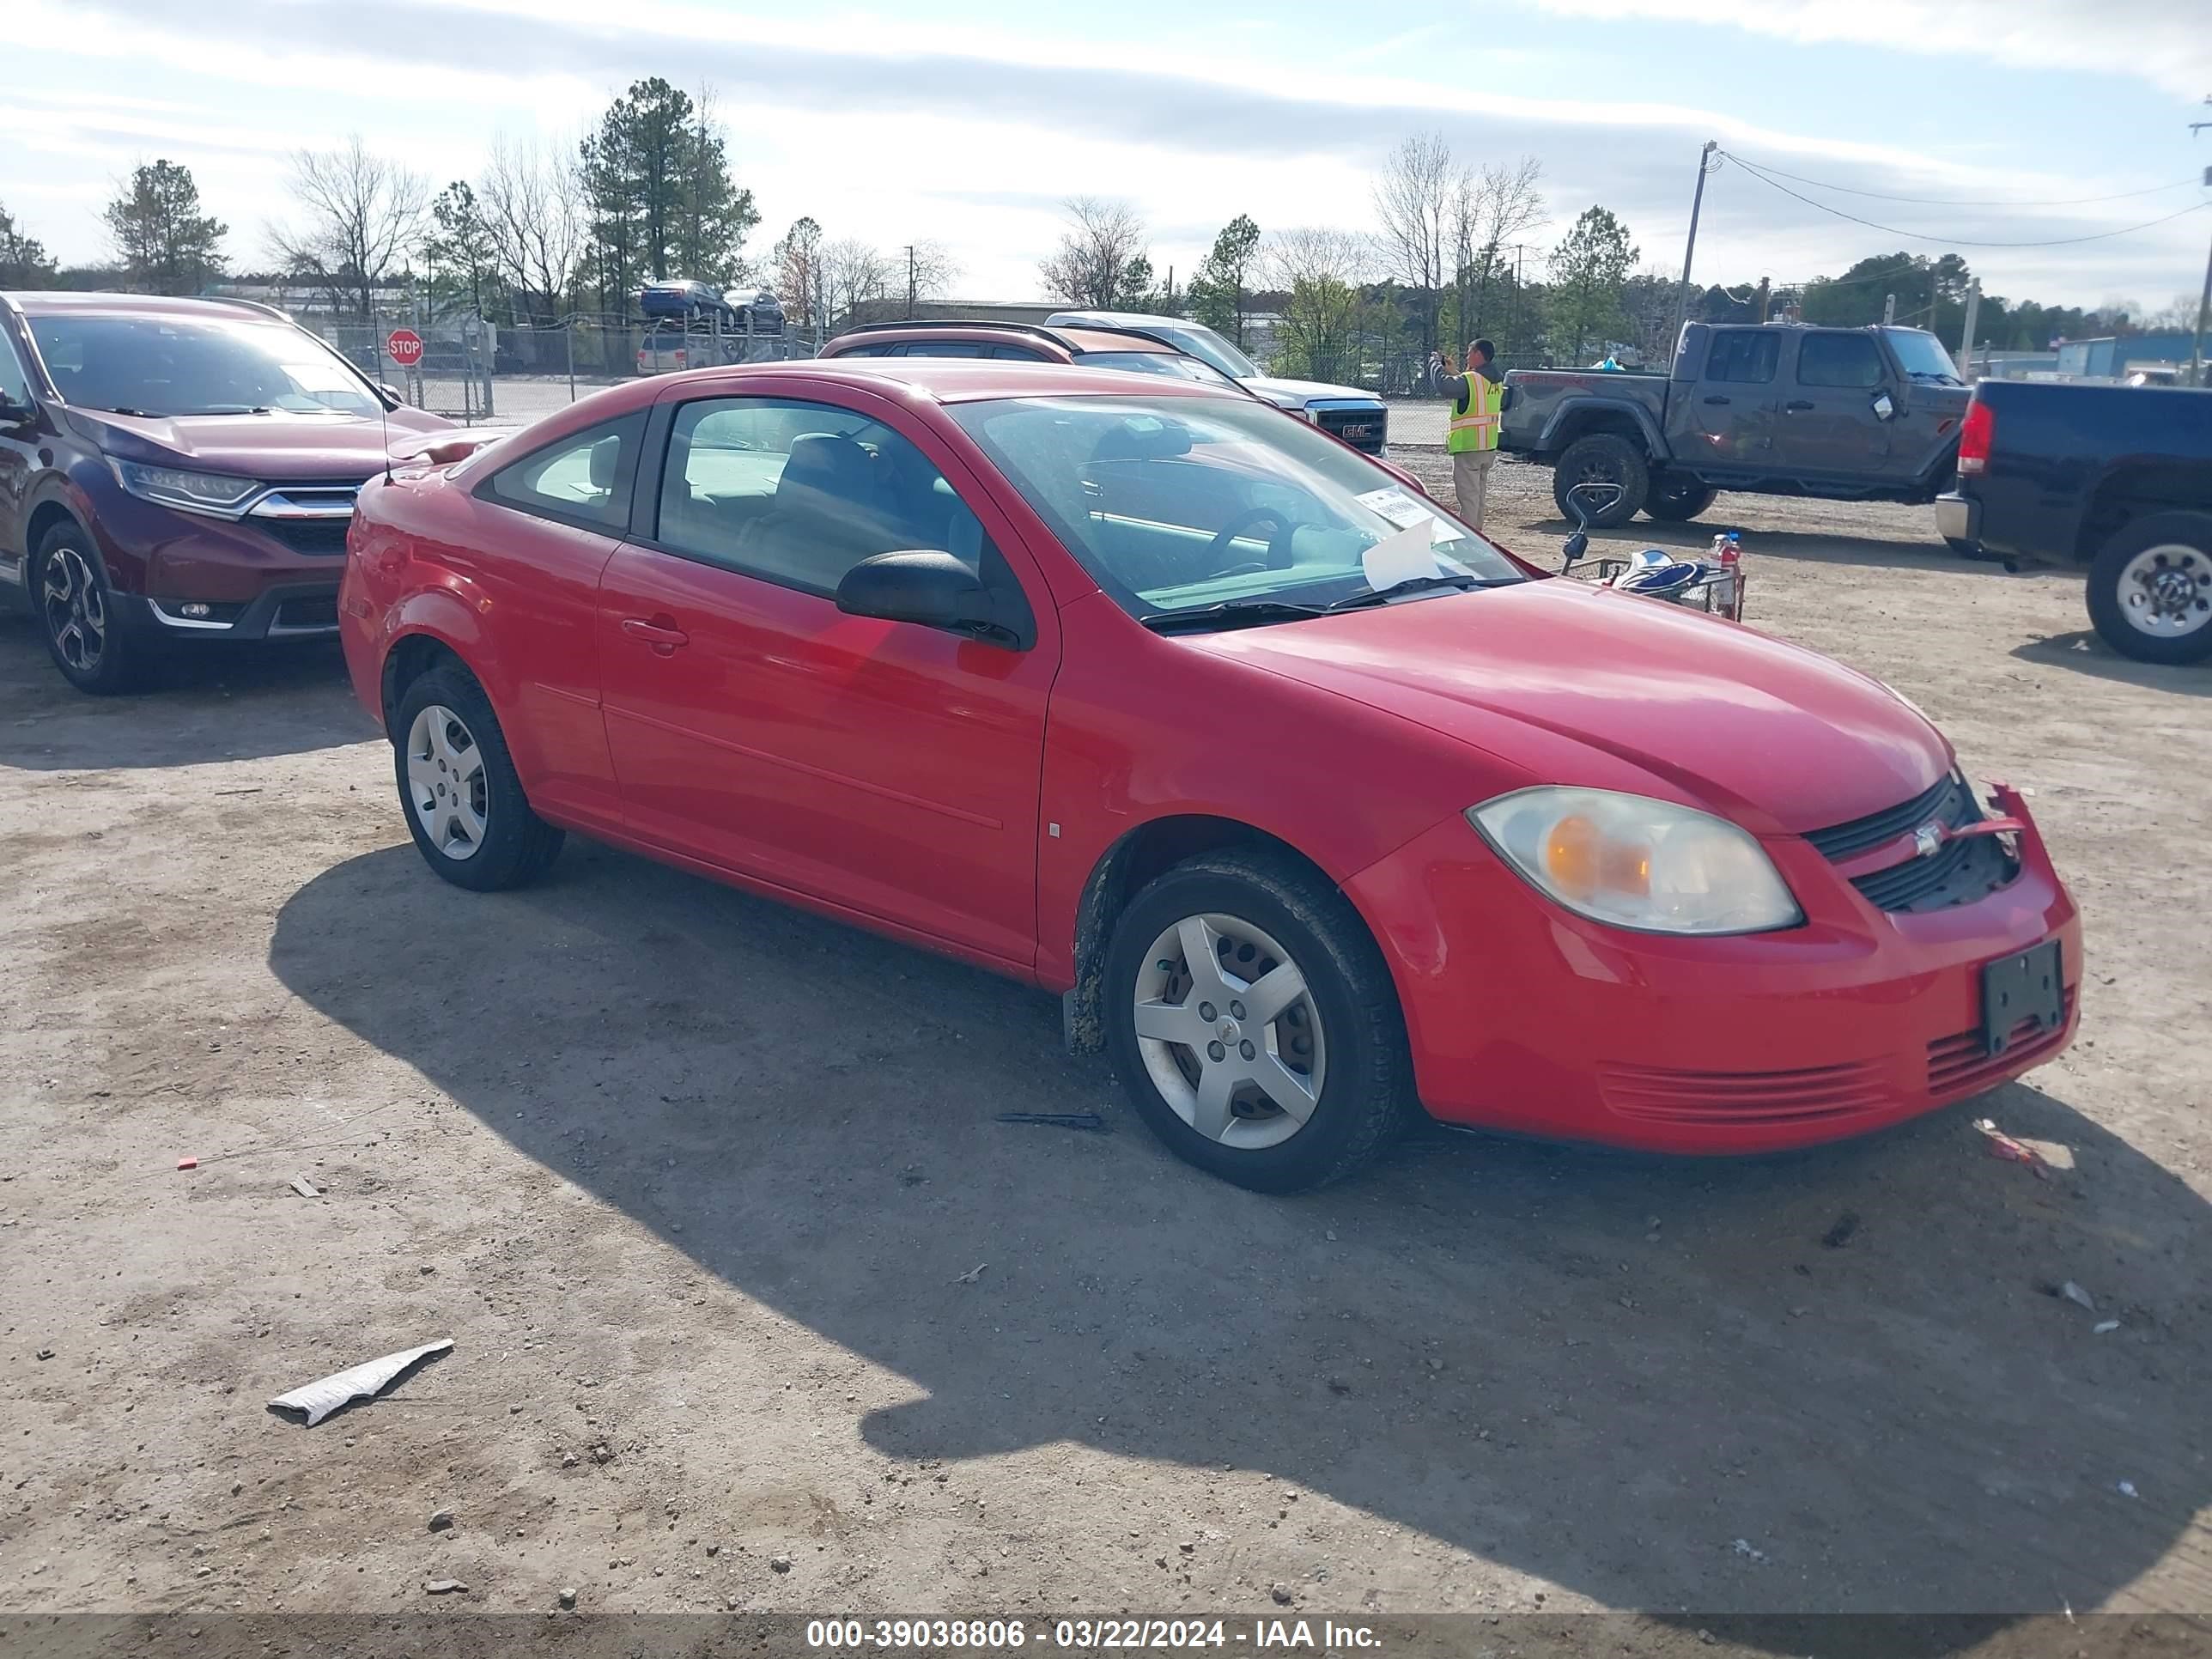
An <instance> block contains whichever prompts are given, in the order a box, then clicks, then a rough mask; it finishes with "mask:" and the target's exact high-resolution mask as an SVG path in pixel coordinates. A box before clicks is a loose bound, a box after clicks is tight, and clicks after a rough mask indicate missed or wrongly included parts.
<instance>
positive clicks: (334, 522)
mask: <svg viewBox="0 0 2212 1659" xmlns="http://www.w3.org/2000/svg"><path fill="white" fill-rule="evenodd" d="M352 523H353V520H351V519H257V520H254V526H255V528H257V529H258V530H259V531H260V532H262V534H264V536H274V537H275V538H276V539H277V540H278V541H280V542H282V543H283V544H284V545H285V546H287V547H289V548H290V549H291V550H293V551H294V552H295V553H315V554H325V555H333V556H334V555H337V554H340V553H343V552H344V551H345V544H346V530H347V528H348V527H349V526H350V525H351V524H352Z"/></svg>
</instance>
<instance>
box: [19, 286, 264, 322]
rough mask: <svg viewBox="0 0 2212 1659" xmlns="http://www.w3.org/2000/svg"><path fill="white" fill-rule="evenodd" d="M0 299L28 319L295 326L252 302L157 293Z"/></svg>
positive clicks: (57, 293)
mask: <svg viewBox="0 0 2212 1659" xmlns="http://www.w3.org/2000/svg"><path fill="white" fill-rule="evenodd" d="M0 297H4V298H5V299H7V300H9V301H11V302H12V303H13V304H14V305H15V307H16V309H18V310H19V311H21V313H23V314H24V315H25V316H26V317H192V318H200V319H213V318H219V317H220V318H228V319H230V320H231V321H233V322H253V323H282V324H283V325H286V326H287V327H289V326H292V322H291V319H289V318H288V317H286V316H284V315H283V313H280V312H276V311H272V310H270V308H269V307H266V306H263V305H258V304H256V303H255V302H254V301H251V300H227V299H206V300H183V299H170V298H167V297H166V296H163V295H155V294H101V293H88V294H81V293H75V292H71V291H69V290H66V289H37V290H35V291H32V292H27V293H21V294H9V295H0Z"/></svg>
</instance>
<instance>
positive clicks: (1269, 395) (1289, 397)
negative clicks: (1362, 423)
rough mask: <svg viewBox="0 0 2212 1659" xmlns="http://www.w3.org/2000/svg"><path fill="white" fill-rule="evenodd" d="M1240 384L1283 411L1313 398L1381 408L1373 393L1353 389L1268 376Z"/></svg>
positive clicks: (1261, 375) (1381, 403) (1351, 387)
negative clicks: (1277, 405) (1279, 406)
mask: <svg viewBox="0 0 2212 1659" xmlns="http://www.w3.org/2000/svg"><path fill="white" fill-rule="evenodd" d="M1243 385H1244V386H1245V387H1246V388H1247V389H1248V390H1249V391H1253V392H1258V393H1259V394H1260V395H1261V397H1262V398H1266V399H1267V401H1268V402H1269V403H1271V404H1281V405H1282V407H1284V408H1285V409H1303V408H1304V407H1305V405H1306V404H1310V403H1312V402H1314V401H1315V400H1316V399H1317V398H1318V399H1321V400H1323V401H1328V400H1342V401H1346V402H1350V403H1359V404H1374V405H1375V407H1376V408H1377V409H1380V408H1381V407H1382V406H1383V400H1382V399H1381V398H1378V397H1376V395H1375V394H1374V393H1373V392H1362V391H1361V390H1360V389H1359V388H1358V386H1325V385H1323V384H1322V382H1321V381H1319V380H1277V379H1275V378H1274V376H1273V375H1271V374H1255V375H1254V376H1253V377H1252V378H1251V379H1250V380H1246V381H1244V382H1243Z"/></svg>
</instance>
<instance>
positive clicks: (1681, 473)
mask: <svg viewBox="0 0 2212 1659" xmlns="http://www.w3.org/2000/svg"><path fill="white" fill-rule="evenodd" d="M1966 398H1967V392H1966V383H1965V382H1964V381H1963V380H1960V378H1959V372H1958V368H1957V366H1956V365H1955V364H1954V363H1953V362H1952V361H1951V358H1950V354H1949V353H1948V352H1947V351H1945V350H1944V349H1943V346H1942V343H1941V342H1940V341H1938V340H1937V339H1936V337H1935V336H1934V335H1932V334H1929V333H1927V332H1925V331H1923V330H1920V329H1917V328H1805V327H1801V326H1798V325H1794V324H1782V323H1766V324H1760V325H1752V326H1746V327H1730V326H1726V325H1713V324H1710V323H1692V324H1691V325H1689V326H1688V327H1686V328H1685V329H1684V330H1683V331H1682V341H1681V346H1680V349H1679V350H1678V351H1677V352H1676V353H1675V356H1674V371H1673V373H1672V374H1624V373H1621V372H1619V371H1616V370H1607V369H1581V368H1571V369H1570V368H1537V369H1526V368H1524V369H1516V370H1514V371H1513V372H1512V373H1511V374H1508V375H1507V376H1506V377H1505V418H1504V422H1503V424H1502V425H1501V426H1500V428H1499V435H1498V447H1500V448H1501V449H1504V450H1505V451H1507V452H1508V453H1511V454H1515V455H1518V456H1521V457H1523V458H1525V459H1529V460H1534V461H1541V462H1545V463H1548V464H1549V465H1550V466H1551V468H1552V494H1553V499H1554V500H1555V501H1558V502H1559V511H1560V513H1562V514H1563V515H1566V516H1570V517H1571V516H1572V515H1571V513H1568V508H1567V492H1568V491H1569V490H1571V489H1573V488H1574V487H1575V486H1576V485H1577V484H1582V483H1603V484H1609V485H1613V486H1616V487H1618V488H1619V489H1620V496H1619V497H1618V499H1617V500H1615V501H1613V504H1612V505H1611V506H1609V507H1607V509H1606V511H1605V512H1603V513H1599V514H1598V515H1596V516H1595V518H1594V519H1593V520H1592V522H1593V523H1595V524H1597V525H1600V526H1613V525H1618V524H1623V523H1626V521H1627V520H1629V519H1631V518H1632V517H1633V516H1634V515H1635V514H1636V513H1637V512H1638V511H1639V510H1641V511H1642V512H1644V513H1647V514H1649V515H1650V517H1652V518H1654V519H1662V520H1673V521H1676V522H1680V521H1682V520H1689V519H1694V518H1696V517H1697V516H1698V514H1699V513H1702V512H1704V511H1705V509H1706V508H1707V507H1710V506H1711V505H1712V501H1713V497H1714V496H1715V495H1717V494H1718V493H1719V492H1720V491H1721V490H1723V489H1738V490H1747V491H1749V492H1751V493H1753V494H1755V495H1815V496H1820V497H1824V498H1826V499H1827V500H1831V501H1908V502H1927V501H1934V500H1935V499H1936V497H1937V496H1938V495H1942V493H1943V492H1944V491H1945V490H1947V489H1949V488H1950V487H1951V485H1952V483H1953V481H1954V478H1955V477H1956V476H1957V465H1956V464H1957V459H1958V454H1959V428H1960V423H1961V422H1962V421H1963V420H1964V419H1965V416H1966ZM1947 539H1948V538H1947ZM1960 550H1961V551H1965V550H1966V548H1965V547H1964V546H1961V548H1960Z"/></svg>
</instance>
